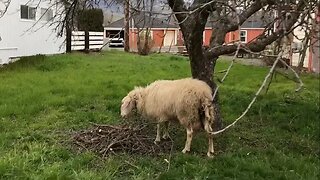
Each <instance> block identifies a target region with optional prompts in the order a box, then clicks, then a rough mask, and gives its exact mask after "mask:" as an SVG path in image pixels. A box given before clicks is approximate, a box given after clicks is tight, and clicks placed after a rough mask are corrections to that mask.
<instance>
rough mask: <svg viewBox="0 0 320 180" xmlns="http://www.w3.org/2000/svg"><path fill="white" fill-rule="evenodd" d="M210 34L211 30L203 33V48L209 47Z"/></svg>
mask: <svg viewBox="0 0 320 180" xmlns="http://www.w3.org/2000/svg"><path fill="white" fill-rule="evenodd" d="M211 34H212V30H211V29H206V30H205V31H204V42H203V45H205V46H208V45H209V43H210V37H211Z"/></svg>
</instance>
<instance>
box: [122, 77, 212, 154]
mask: <svg viewBox="0 0 320 180" xmlns="http://www.w3.org/2000/svg"><path fill="white" fill-rule="evenodd" d="M212 100H213V99H212V91H211V88H210V87H209V86H208V85H207V84H206V83H205V82H203V81H200V80H197V79H191V78H186V79H179V80H158V81H155V82H153V83H152V84H150V85H149V86H147V87H136V88H134V90H132V91H131V92H129V94H128V95H127V96H126V97H124V98H123V99H122V105H121V116H122V117H123V118H126V117H128V116H130V115H131V114H132V112H133V109H137V112H138V113H139V114H140V115H141V116H143V117H145V118H147V119H151V120H154V121H155V122H157V123H158V124H157V136H156V139H155V143H156V142H159V141H160V123H164V125H165V132H164V135H163V138H164V139H166V138H168V137H169V133H168V124H169V122H170V121H178V122H179V123H180V124H181V125H182V126H184V127H185V128H186V130H187V140H186V144H185V147H184V149H183V150H182V152H183V153H186V152H188V151H190V146H191V141H192V137H193V133H194V132H196V131H198V130H200V129H201V128H204V129H205V131H206V132H207V134H208V139H209V148H208V153H207V155H208V156H209V157H211V156H212V155H213V153H214V149H213V137H212V132H213V130H212V126H213V122H214V119H213V118H214V116H213V105H212Z"/></svg>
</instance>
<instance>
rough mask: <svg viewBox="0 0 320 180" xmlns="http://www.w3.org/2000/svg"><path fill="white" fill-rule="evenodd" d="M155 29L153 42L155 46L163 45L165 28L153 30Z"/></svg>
mask: <svg viewBox="0 0 320 180" xmlns="http://www.w3.org/2000/svg"><path fill="white" fill-rule="evenodd" d="M152 31H153V42H154V47H161V46H162V45H163V40H164V31H163V30H152Z"/></svg>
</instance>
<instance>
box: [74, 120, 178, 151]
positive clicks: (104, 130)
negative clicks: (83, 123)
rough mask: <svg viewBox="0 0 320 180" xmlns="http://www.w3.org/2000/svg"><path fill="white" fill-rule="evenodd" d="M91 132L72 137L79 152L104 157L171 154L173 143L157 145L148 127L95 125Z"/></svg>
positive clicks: (85, 131) (163, 142)
mask: <svg viewBox="0 0 320 180" xmlns="http://www.w3.org/2000/svg"><path fill="white" fill-rule="evenodd" d="M93 125H94V127H93V128H92V129H90V130H84V131H80V132H76V133H75V134H74V135H73V136H72V140H73V143H74V145H75V146H76V149H77V151H80V152H83V151H93V152H95V153H98V154H99V155H101V156H102V157H106V156H107V155H109V154H116V153H123V152H125V153H129V154H141V155H145V154H147V155H159V154H161V153H166V152H170V150H171V148H172V143H173V142H172V141H171V140H168V141H162V142H161V143H158V144H155V143H154V138H155V134H154V133H153V134H152V135H151V134H150V130H149V129H150V128H148V127H147V126H139V127H131V126H129V125H119V126H112V125H99V124H93Z"/></svg>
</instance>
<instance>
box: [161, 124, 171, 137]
mask: <svg viewBox="0 0 320 180" xmlns="http://www.w3.org/2000/svg"><path fill="white" fill-rule="evenodd" d="M168 129H169V121H166V122H164V134H163V136H162V138H163V139H168V138H170V136H169V131H168Z"/></svg>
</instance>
